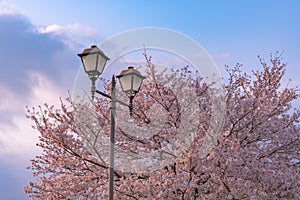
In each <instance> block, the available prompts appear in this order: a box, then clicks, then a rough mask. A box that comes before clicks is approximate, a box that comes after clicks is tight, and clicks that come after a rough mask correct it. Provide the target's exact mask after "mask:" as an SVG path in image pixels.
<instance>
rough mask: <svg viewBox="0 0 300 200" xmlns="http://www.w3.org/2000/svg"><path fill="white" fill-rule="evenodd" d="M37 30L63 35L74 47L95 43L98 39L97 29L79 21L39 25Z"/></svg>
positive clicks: (42, 32)
mask: <svg viewBox="0 0 300 200" xmlns="http://www.w3.org/2000/svg"><path fill="white" fill-rule="evenodd" d="M37 32H38V33H40V34H49V33H50V34H54V35H58V36H61V37H62V40H63V41H64V42H65V44H67V45H68V46H69V47H71V48H72V49H74V48H76V46H78V44H85V43H87V44H88V45H90V44H91V43H95V41H96V40H97V31H96V29H94V28H92V27H90V26H86V25H81V24H78V23H74V24H67V25H65V26H60V25H57V24H52V25H49V26H43V27H39V28H38V29H37Z"/></svg>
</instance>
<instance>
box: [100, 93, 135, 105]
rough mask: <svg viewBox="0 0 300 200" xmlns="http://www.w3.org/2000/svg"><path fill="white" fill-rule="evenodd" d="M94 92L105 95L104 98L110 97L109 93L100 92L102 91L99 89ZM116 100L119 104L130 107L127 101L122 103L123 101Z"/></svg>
mask: <svg viewBox="0 0 300 200" xmlns="http://www.w3.org/2000/svg"><path fill="white" fill-rule="evenodd" d="M96 93H98V94H100V95H102V96H104V97H106V98H109V99H111V96H110V95H108V94H106V93H104V92H102V91H100V90H96ZM116 102H118V103H119V104H121V105H123V106H126V107H128V108H130V107H131V106H130V105H128V104H127V103H124V102H123V101H120V100H118V99H116Z"/></svg>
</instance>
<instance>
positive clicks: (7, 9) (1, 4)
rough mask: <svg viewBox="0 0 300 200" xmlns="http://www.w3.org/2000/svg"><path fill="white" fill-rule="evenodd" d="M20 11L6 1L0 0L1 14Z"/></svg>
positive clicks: (12, 13)
mask: <svg viewBox="0 0 300 200" xmlns="http://www.w3.org/2000/svg"><path fill="white" fill-rule="evenodd" d="M15 14H18V11H17V10H16V9H15V8H14V7H13V6H12V5H11V4H8V3H7V2H6V1H0V15H15Z"/></svg>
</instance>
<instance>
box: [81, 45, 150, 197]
mask: <svg viewBox="0 0 300 200" xmlns="http://www.w3.org/2000/svg"><path fill="white" fill-rule="evenodd" d="M78 56H79V57H80V58H81V61H82V64H83V67H84V70H85V72H86V73H87V74H88V76H89V78H90V80H91V96H92V100H94V97H95V92H97V93H98V94H101V95H102V96H104V97H107V98H110V99H111V108H110V122H111V124H110V144H109V192H108V196H109V200H113V195H114V146H115V112H116V102H118V103H121V104H122V105H125V106H127V107H129V114H130V116H132V110H133V104H132V100H133V98H134V97H135V95H136V94H137V93H138V92H139V89H140V87H141V85H142V82H143V79H144V78H145V77H144V76H142V75H141V73H140V72H139V71H137V70H135V69H134V67H131V66H130V67H128V69H126V70H123V71H122V72H121V74H120V75H118V76H117V78H118V79H119V81H120V84H121V88H122V90H123V92H125V93H126V94H127V96H128V97H129V105H127V104H126V103H124V102H121V101H119V100H117V99H116V95H115V86H116V80H115V76H114V75H113V77H112V81H111V88H110V96H109V95H108V94H106V93H104V92H101V91H99V90H97V89H96V80H97V79H98V77H99V76H100V75H101V74H102V72H103V70H104V67H105V64H106V62H107V61H108V60H109V58H108V57H107V56H106V55H105V54H104V53H103V52H102V51H101V50H100V49H99V48H98V47H97V46H96V45H93V46H91V47H90V48H87V49H84V50H83V52H82V53H81V54H78Z"/></svg>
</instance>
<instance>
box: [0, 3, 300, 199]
mask: <svg viewBox="0 0 300 200" xmlns="http://www.w3.org/2000/svg"><path fill="white" fill-rule="evenodd" d="M144 27H158V28H166V29H171V30H174V31H178V32H180V33H183V34H185V35H187V36H188V37H190V38H192V39H193V40H195V41H196V42H197V43H198V44H200V45H202V46H203V48H205V50H206V51H207V52H208V53H209V55H210V56H211V57H212V59H213V60H214V62H215V63H216V65H217V67H218V69H219V71H220V73H221V75H222V76H224V77H226V74H225V71H224V66H225V65H229V66H234V65H235V64H236V63H242V64H243V69H244V70H246V71H251V70H253V69H259V67H260V65H259V61H258V59H257V56H258V55H261V56H262V57H264V58H265V59H266V60H268V58H269V55H270V53H275V52H276V51H279V52H281V51H284V53H283V61H284V62H286V63H287V64H288V65H287V75H286V77H287V78H286V81H287V80H288V79H289V78H291V79H292V81H291V82H290V85H291V86H300V76H299V75H300V59H299V55H300V53H299V52H300V38H299V37H300V1H297V0H244V1H237V0H236V1H234V0H227V1H221V0H212V1H208V0H207V1H201V0H200V1H196V0H195V1H179V0H173V1H158V0H153V1H137V0H128V1H122V0H112V1H96V0H91V1H79V0H78V1H71V0H64V1H60V0H43V1H38V0H10V1H1V0H0V70H1V71H0V94H1V95H0V177H1V178H0V199H8V200H10V199H11V200H14V199H18V200H19V199H28V197H26V195H25V194H24V192H23V189H22V188H23V186H24V185H26V184H27V183H28V181H29V180H32V177H31V172H30V170H27V169H26V167H27V166H29V165H30V159H32V158H34V156H35V155H38V154H39V153H40V150H39V149H38V148H37V147H36V146H35V144H36V142H37V138H38V133H37V132H35V131H34V130H33V129H32V128H31V121H30V120H28V119H26V117H25V115H26V106H30V107H32V106H37V105H42V104H43V103H48V104H53V105H58V104H59V97H63V98H64V97H67V96H68V93H69V92H72V88H73V84H74V80H75V78H76V74H77V72H78V70H79V69H80V68H81V63H80V60H79V57H77V53H80V52H82V50H83V49H84V48H86V47H89V46H91V45H92V44H97V45H98V44H100V43H101V42H102V41H104V40H106V39H107V38H109V37H111V36H113V35H116V34H119V33H121V32H124V31H128V30H132V29H136V28H144ZM136 59H137V60H140V59H141V57H139V58H136ZM120 70H121V68H120ZM296 105H300V104H296Z"/></svg>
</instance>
